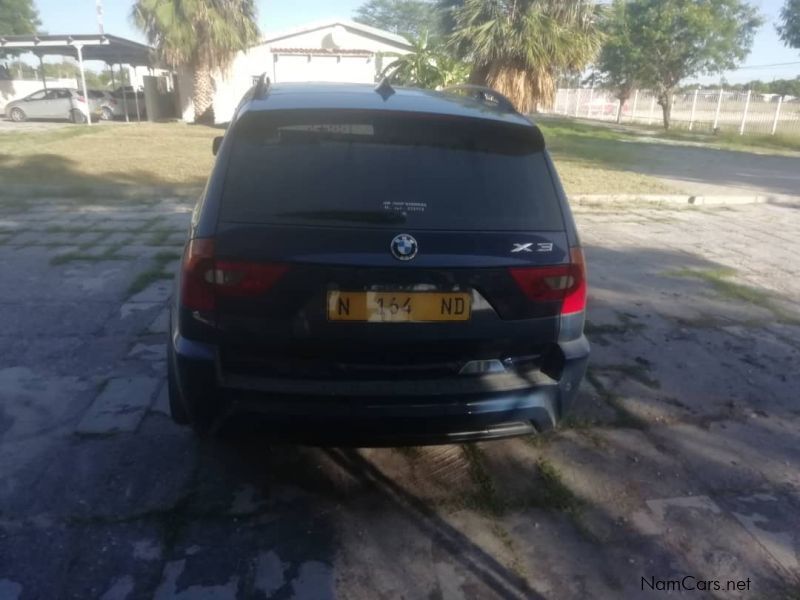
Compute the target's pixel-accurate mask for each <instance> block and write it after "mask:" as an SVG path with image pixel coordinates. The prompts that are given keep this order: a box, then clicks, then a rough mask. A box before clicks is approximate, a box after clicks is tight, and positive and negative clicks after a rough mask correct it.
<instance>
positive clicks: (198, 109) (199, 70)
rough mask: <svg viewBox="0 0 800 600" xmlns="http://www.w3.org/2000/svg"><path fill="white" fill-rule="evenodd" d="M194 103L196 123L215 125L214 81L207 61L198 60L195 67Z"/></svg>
mask: <svg viewBox="0 0 800 600" xmlns="http://www.w3.org/2000/svg"><path fill="white" fill-rule="evenodd" d="M192 83H193V89H192V102H193V103H194V122H195V123H203V124H205V125H213V124H214V81H213V80H212V78H211V69H210V68H209V66H208V64H206V62H205V61H203V60H202V59H201V60H198V61H197V64H195V65H194V74H193V82H192Z"/></svg>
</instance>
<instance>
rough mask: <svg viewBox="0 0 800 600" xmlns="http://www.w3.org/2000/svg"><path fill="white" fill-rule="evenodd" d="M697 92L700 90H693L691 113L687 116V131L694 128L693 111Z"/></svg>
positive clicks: (695, 105)
mask: <svg viewBox="0 0 800 600" xmlns="http://www.w3.org/2000/svg"><path fill="white" fill-rule="evenodd" d="M699 91H700V88H695V90H694V96H693V97H692V112H691V113H690V114H689V131H691V130H692V127H694V109H695V108H696V107H697V93H698V92H699Z"/></svg>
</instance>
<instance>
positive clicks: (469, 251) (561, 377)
mask: <svg viewBox="0 0 800 600" xmlns="http://www.w3.org/2000/svg"><path fill="white" fill-rule="evenodd" d="M214 151H215V152H217V159H216V164H215V165H214V169H213V171H212V173H211V176H210V178H209V180H208V184H207V187H206V189H205V192H204V193H203V196H202V198H201V199H200V201H199V202H198V204H197V207H196V209H195V212H194V215H193V218H192V223H191V228H190V232H189V239H188V241H187V243H186V248H185V251H184V256H183V262H182V266H181V268H180V273H179V276H178V278H177V286H176V293H175V295H174V302H173V305H172V309H171V326H170V339H169V345H168V368H169V395H170V406H171V409H172V415H173V418H174V420H175V421H177V422H178V423H190V424H191V425H193V426H194V427H195V429H196V430H198V431H199V432H214V431H215V430H216V429H217V427H218V425H219V424H220V423H221V422H223V421H224V420H225V419H226V418H228V417H231V416H234V415H245V416H247V420H248V421H250V420H251V419H252V417H254V416H258V417H259V418H258V422H259V423H263V427H265V428H266V429H269V430H270V431H272V433H273V434H280V435H281V436H288V437H292V438H299V440H300V441H307V442H311V443H327V442H331V443H334V442H337V443H339V442H353V443H375V444H378V443H384V442H385V441H388V442H389V443H400V444H402V443H427V442H441V441H456V440H462V441H463V440H469V439H478V438H494V437H503V436H508V435H516V434H521V433H529V432H533V431H541V430H546V429H548V428H551V427H552V426H554V425H555V424H556V423H557V422H558V420H559V419H560V418H561V417H562V416H563V415H564V413H565V412H566V411H567V410H568V409H569V408H570V405H571V404H572V402H573V399H574V398H575V396H576V393H577V391H578V386H579V383H580V381H581V378H582V377H583V374H584V372H585V369H586V362H587V358H588V355H589V344H588V342H587V340H586V338H585V337H584V335H583V325H584V309H585V305H586V272H585V267H584V259H583V254H582V252H581V248H580V244H579V241H578V235H577V232H576V229H575V224H574V222H573V219H572V216H571V213H570V210H569V206H568V204H567V200H566V197H565V195H564V191H563V190H562V188H561V184H560V182H559V179H558V176H557V175H556V171H555V169H554V167H553V163H552V161H551V160H550V157H549V155H548V153H547V151H546V150H545V145H544V139H543V137H542V134H541V132H540V130H539V129H538V128H537V127H536V126H535V125H534V124H533V123H531V122H530V121H529V120H528V119H527V118H525V117H524V116H522V115H520V114H519V113H517V112H516V111H514V109H513V107H512V106H511V105H510V103H509V102H508V100H506V99H505V98H503V97H502V96H501V95H500V94H498V93H497V92H494V91H492V90H489V89H487V88H478V87H475V86H460V87H458V88H456V89H451V90H445V91H442V92H434V91H429V90H419V89H403V88H398V89H393V88H392V87H391V86H390V85H388V84H381V85H379V86H378V87H372V86H367V85H350V84H347V85H345V84H280V85H272V86H270V85H269V83H268V81H263V80H262V81H261V82H259V84H258V85H256V86H254V88H253V89H251V90H250V92H248V94H247V95H246V96H245V97H244V99H243V100H242V102H241V103H240V105H239V107H238V108H237V110H236V113H235V115H234V118H233V120H232V122H231V123H230V126H229V127H228V129H227V132H226V134H225V136H224V138H222V139H219V138H218V139H217V140H215V144H214Z"/></svg>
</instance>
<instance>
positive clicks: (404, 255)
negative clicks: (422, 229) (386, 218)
mask: <svg viewBox="0 0 800 600" xmlns="http://www.w3.org/2000/svg"><path fill="white" fill-rule="evenodd" d="M389 248H390V249H391V251H392V256H394V257H395V258H396V259H397V260H411V259H412V258H414V257H415V256H416V255H417V250H418V249H419V246H418V244H417V240H415V239H414V238H413V237H412V236H410V235H408V234H407V233H401V234H400V235H396V236H395V237H394V239H393V240H392V243H391V244H389Z"/></svg>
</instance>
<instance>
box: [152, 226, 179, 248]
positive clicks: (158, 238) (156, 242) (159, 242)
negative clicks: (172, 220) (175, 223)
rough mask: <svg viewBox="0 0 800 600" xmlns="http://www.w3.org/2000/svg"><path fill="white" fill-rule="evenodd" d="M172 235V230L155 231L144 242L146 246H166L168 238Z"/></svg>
mask: <svg viewBox="0 0 800 600" xmlns="http://www.w3.org/2000/svg"><path fill="white" fill-rule="evenodd" d="M173 233H174V231H173V230H172V229H156V230H155V231H153V233H152V235H151V236H150V239H149V240H148V241H147V242H146V244H147V245H148V246H166V245H167V240H168V239H169V236H171V235H172V234H173Z"/></svg>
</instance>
